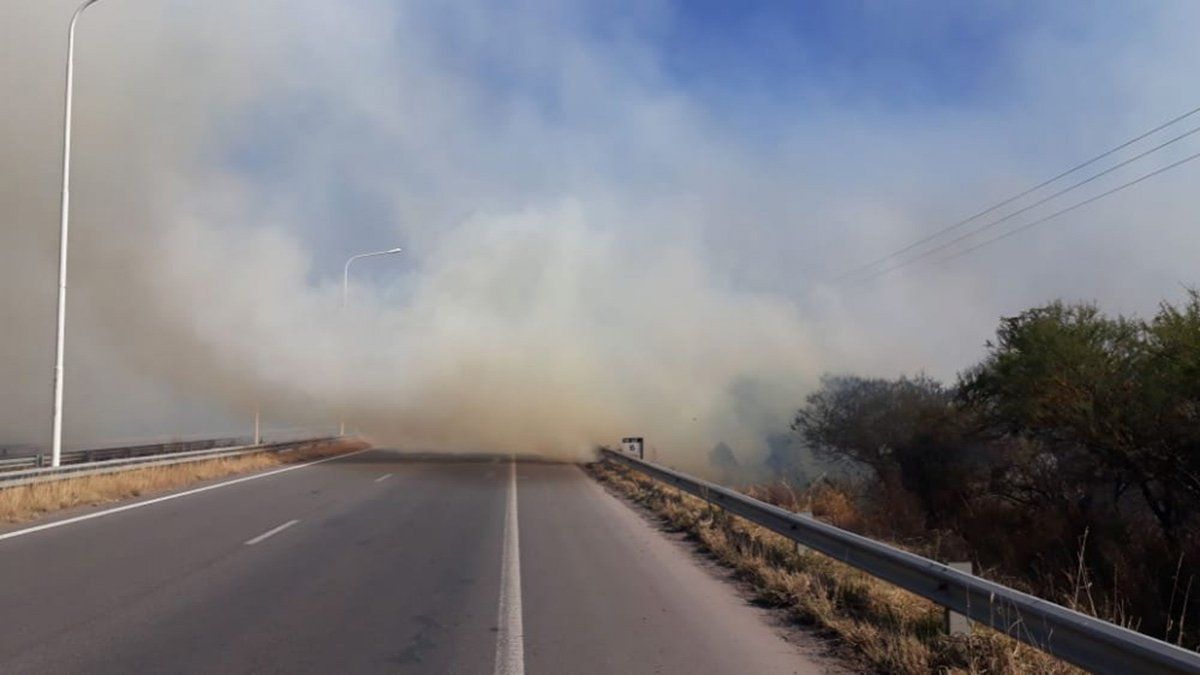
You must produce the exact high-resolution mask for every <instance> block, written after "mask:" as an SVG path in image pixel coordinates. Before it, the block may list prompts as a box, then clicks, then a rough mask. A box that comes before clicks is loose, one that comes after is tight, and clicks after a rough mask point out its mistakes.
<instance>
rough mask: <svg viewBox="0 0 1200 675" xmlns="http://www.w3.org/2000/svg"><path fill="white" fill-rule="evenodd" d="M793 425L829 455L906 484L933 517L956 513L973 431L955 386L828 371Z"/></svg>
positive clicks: (891, 481) (942, 518) (817, 449)
mask: <svg viewBox="0 0 1200 675" xmlns="http://www.w3.org/2000/svg"><path fill="white" fill-rule="evenodd" d="M792 429H793V430H795V431H796V432H798V433H799V434H800V435H801V436H802V437H803V438H804V440H805V441H806V442H807V443H808V444H809V445H810V446H811V447H812V448H813V449H814V451H815V452H816V453H817V454H818V455H820V456H822V457H824V458H825V459H828V460H833V461H842V462H850V463H852V464H855V465H858V466H862V467H866V468H868V469H870V470H871V471H872V472H873V473H874V474H875V477H876V478H877V479H878V480H880V481H882V482H884V483H887V484H892V485H898V486H900V487H903V488H904V489H905V490H906V491H908V492H909V493H910V494H912V495H913V496H915V497H916V498H917V499H918V500H919V501H920V502H921V506H922V508H923V509H924V511H925V516H926V520H927V523H932V522H935V521H939V520H940V521H945V520H947V519H949V518H952V517H953V514H954V512H955V511H956V510H957V509H958V508H959V506H960V502H961V500H962V498H963V490H964V488H965V485H966V474H967V473H968V469H969V466H968V465H969V462H968V461H967V453H966V452H965V451H966V449H967V448H968V446H969V445H970V443H969V433H970V429H969V425H968V424H966V419H965V418H964V415H963V414H962V411H961V410H960V409H959V406H958V405H957V403H956V398H955V394H954V392H953V391H951V390H948V389H946V388H945V387H943V386H942V385H941V384H939V383H938V382H936V381H935V380H932V379H930V378H928V377H925V376H918V377H915V378H907V377H901V378H899V379H897V380H884V379H864V378H859V377H827V378H825V379H823V380H822V382H821V388H820V389H819V390H818V391H816V392H814V393H813V394H811V395H810V396H809V397H808V398H807V400H806V402H805V405H804V406H803V407H802V408H801V409H800V410H799V411H797V413H796V417H795V420H794V422H793V424H792Z"/></svg>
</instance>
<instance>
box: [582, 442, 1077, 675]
mask: <svg viewBox="0 0 1200 675" xmlns="http://www.w3.org/2000/svg"><path fill="white" fill-rule="evenodd" d="M587 470H588V472H589V473H590V474H591V475H592V476H593V477H595V478H596V480H598V481H599V482H600V483H602V484H603V485H605V486H607V487H608V488H609V489H611V490H613V491H614V492H616V493H617V494H619V495H621V496H623V497H625V498H627V499H630V500H632V501H633V502H635V503H637V504H640V505H641V506H643V507H645V508H647V509H649V510H650V511H652V512H653V513H654V514H656V515H657V516H659V517H660V518H661V519H662V520H663V522H664V524H665V525H667V526H668V527H670V528H671V529H674V530H677V531H681V532H684V533H686V534H687V535H688V537H689V538H690V539H692V540H694V541H695V542H696V543H697V545H698V546H699V547H700V548H701V549H702V550H703V551H704V552H706V553H708V554H709V555H711V556H712V557H713V558H714V559H715V560H716V561H717V562H719V563H721V564H722V565H724V566H726V567H729V568H731V569H733V570H734V571H735V573H736V575H737V576H738V577H739V578H740V579H742V580H743V581H745V582H747V583H748V584H750V586H751V587H752V588H753V589H754V601H755V602H756V603H758V604H761V605H764V606H770V607H775V608H779V609H781V610H784V611H787V612H788V613H789V614H790V616H791V617H792V619H794V620H795V621H796V622H797V623H800V624H803V625H808V626H815V627H817V628H818V629H820V630H821V631H822V632H823V633H825V634H827V635H828V636H830V637H832V638H834V639H836V640H837V641H839V642H841V643H842V644H845V645H846V649H845V656H846V657H847V658H848V659H851V660H853V661H856V662H858V663H860V664H862V666H863V668H864V669H867V670H874V671H879V672H888V673H905V674H913V675H916V674H918V673H931V672H936V673H988V674H989V675H991V674H997V673H1003V674H1006V675H1007V674H1011V675H1017V674H1019V673H1040V674H1043V675H1051V674H1053V675H1066V674H1068V673H1072V674H1074V673H1079V672H1081V671H1079V670H1078V669H1076V668H1074V667H1072V666H1070V665H1067V664H1065V663H1063V662H1061V661H1059V660H1057V659H1055V658H1053V657H1050V656H1048V655H1046V654H1043V653H1042V652H1039V651H1037V650H1036V649H1033V648H1032V647H1028V646H1026V645H1024V644H1022V643H1020V642H1018V641H1016V640H1013V639H1011V638H1009V637H1007V636H1004V635H1002V634H1000V633H997V632H995V631H991V630H985V629H982V628H979V627H976V628H975V630H974V631H973V632H972V633H971V634H970V635H947V634H945V633H944V632H943V631H942V621H943V611H942V609H941V608H940V607H938V606H937V605H935V604H933V603H931V602H928V601H927V600H924V599H923V598H919V597H917V596H915V595H912V594H911V593H908V592H906V591H903V590H900V589H898V588H896V587H894V586H891V585H889V584H887V583H884V582H882V581H878V580H876V579H874V578H872V577H870V576H868V575H866V574H864V573H862V572H860V571H858V570H855V569H854V568H851V567H849V566H847V565H844V564H842V563H839V562H836V561H834V560H833V559H831V558H829V557H827V556H824V555H821V554H820V553H816V552H802V551H799V550H798V549H797V547H796V544H795V543H794V542H792V541H791V540H789V539H786V538H784V537H781V536H779V535H777V534H775V533H773V532H770V531H769V530H766V529H764V528H761V527H758V526H757V525H753V524H751V523H748V522H746V521H744V520H742V519H741V518H738V517H737V516H734V515H731V514H728V513H726V512H725V511H723V510H721V509H719V508H715V507H712V506H710V505H708V504H706V503H705V502H704V501H702V500H700V499H696V498H695V497H692V496H690V495H687V494H684V493H682V492H680V491H679V490H676V489H675V488H672V487H669V486H666V485H664V484H662V483H659V482H657V481H654V480H652V479H650V478H647V477H645V476H641V475H639V474H637V473H635V472H633V471H630V470H629V469H626V468H624V467H619V466H615V465H612V464H610V463H606V462H597V463H594V464H590V465H588V467H587Z"/></svg>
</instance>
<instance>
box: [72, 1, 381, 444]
mask: <svg viewBox="0 0 1200 675" xmlns="http://www.w3.org/2000/svg"><path fill="white" fill-rule="evenodd" d="M92 2H95V0H92ZM400 251H401V249H400V247H396V248H389V249H388V250H386V251H372V252H370V253H359V254H356V255H352V256H350V257H349V258H347V259H346V267H345V269H344V270H343V271H342V310H343V312H344V311H345V309H346V308H347V307H349V306H350V264H351V263H353V262H354V261H355V260H358V259H359V258H371V257H374V256H377V255H392V254H394V253H399V252H400ZM338 434H339V435H341V436H345V435H346V414H345V411H343V412H342V414H341V419H340V421H339V422H338Z"/></svg>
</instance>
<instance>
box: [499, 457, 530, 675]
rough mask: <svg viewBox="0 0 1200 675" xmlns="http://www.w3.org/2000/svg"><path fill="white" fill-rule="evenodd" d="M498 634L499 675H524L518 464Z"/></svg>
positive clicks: (512, 475)
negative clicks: (518, 519) (518, 520)
mask: <svg viewBox="0 0 1200 675" xmlns="http://www.w3.org/2000/svg"><path fill="white" fill-rule="evenodd" d="M496 623H497V626H498V630H497V631H496V669H495V670H494V671H493V672H494V673H495V675H524V673H525V636H524V628H523V627H522V625H521V536H520V532H519V529H518V522H517V460H516V458H515V457H514V458H512V461H511V463H510V464H509V471H508V508H507V509H506V510H505V514H504V559H503V561H502V563H501V566H500V616H499V619H498V620H497V622H496Z"/></svg>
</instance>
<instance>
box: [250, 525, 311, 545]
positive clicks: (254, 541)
mask: <svg viewBox="0 0 1200 675" xmlns="http://www.w3.org/2000/svg"><path fill="white" fill-rule="evenodd" d="M298 522H300V521H299V520H289V521H287V522H286V523H284V524H282V525H280V526H279V527H273V528H271V529H269V530H267V531H266V532H263V533H262V534H260V535H258V536H257V537H255V538H253V539H248V540H246V545H247V546H253V545H255V544H257V543H258V542H260V541H262V540H264V539H267V538H269V537H274V536H275V535H277V534H279V533H280V532H283V531H284V530H286V529H288V528H289V527H291V526H293V525H295V524H296V523H298Z"/></svg>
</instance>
